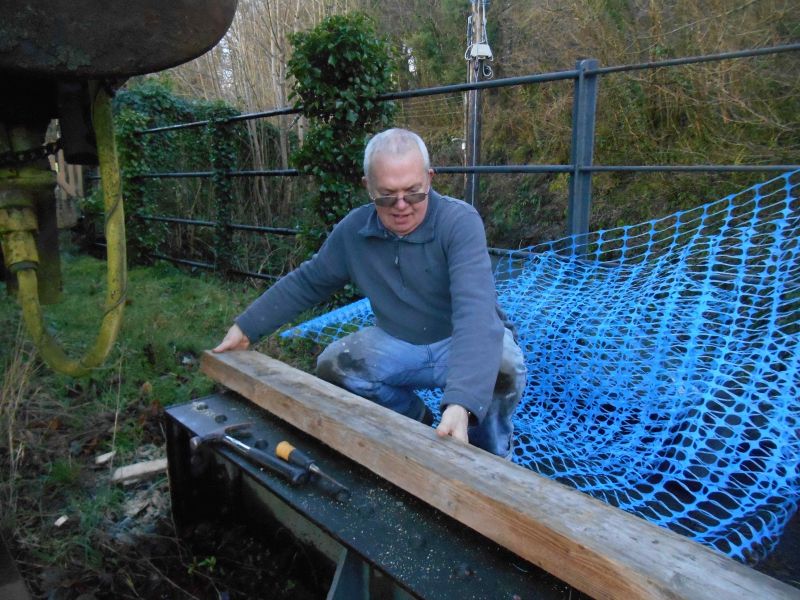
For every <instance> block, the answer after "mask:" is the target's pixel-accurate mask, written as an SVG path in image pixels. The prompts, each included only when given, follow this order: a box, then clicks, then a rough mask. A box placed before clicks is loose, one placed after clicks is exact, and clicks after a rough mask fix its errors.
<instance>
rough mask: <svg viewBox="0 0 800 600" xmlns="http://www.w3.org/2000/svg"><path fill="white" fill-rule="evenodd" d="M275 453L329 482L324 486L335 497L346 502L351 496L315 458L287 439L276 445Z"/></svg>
mask: <svg viewBox="0 0 800 600" xmlns="http://www.w3.org/2000/svg"><path fill="white" fill-rule="evenodd" d="M275 454H276V455H277V456H278V457H279V458H282V459H283V460H285V461H286V462H288V463H290V464H292V465H296V466H298V467H302V468H303V469H306V470H307V471H309V472H311V473H314V475H317V476H318V477H320V478H321V480H320V483H322V482H323V481H324V482H325V483H327V485H326V486H323V487H327V488H328V491H329V492H331V494H332V495H333V497H334V498H336V499H337V500H339V501H341V502H344V501H345V500H347V499H348V498H349V497H350V490H348V489H347V488H346V487H345V486H343V485H342V484H341V483H339V482H338V481H336V480H335V479H334V478H333V477H331V476H330V475H327V474H326V473H323V472H322V469H320V468H319V467H318V466H317V465H316V463H315V462H314V459H313V458H311V457H310V456H309V455H308V454H306V453H305V452H303V451H302V450H300V449H298V448H295V447H294V446H292V445H291V444H290V443H289V442H287V441H286V440H284V441H282V442H280V443H279V444H278V445H277V446H275Z"/></svg>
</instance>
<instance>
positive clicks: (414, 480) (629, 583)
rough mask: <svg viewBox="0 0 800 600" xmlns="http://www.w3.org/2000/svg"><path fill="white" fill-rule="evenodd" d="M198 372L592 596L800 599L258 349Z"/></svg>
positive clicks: (212, 358) (209, 358) (216, 360)
mask: <svg viewBox="0 0 800 600" xmlns="http://www.w3.org/2000/svg"><path fill="white" fill-rule="evenodd" d="M202 369H203V371H204V372H205V373H206V374H207V375H209V376H210V377H212V378H213V379H215V380H216V381H218V382H220V383H222V384H223V385H225V386H227V387H228V388H230V389H232V390H234V391H236V392H238V393H239V394H241V395H242V396H244V397H246V398H248V399H250V400H251V401H252V402H254V403H255V404H257V405H258V406H261V407H262V408H264V409H266V410H268V411H270V412H271V413H273V414H275V415H277V416H278V417H280V418H281V419H283V420H285V421H287V422H289V423H291V424H292V425H294V426H295V427H298V428H299V429H301V430H303V431H305V432H307V433H309V434H311V435H313V436H314V437H316V438H318V439H319V440H321V441H322V442H324V443H326V444H327V445H329V446H330V447H332V448H334V449H335V450H337V451H339V452H341V453H342V454H344V455H345V456H347V457H349V458H350V459H352V460H354V461H356V462H358V463H360V464H361V465H363V466H365V467H367V468H368V469H370V470H371V471H373V472H375V473H376V474H377V475H379V476H381V477H383V478H384V479H386V480H388V481H391V482H392V483H394V484H396V485H398V486H399V487H401V488H403V489H405V490H406V491H408V492H409V493H411V494H413V495H415V496H417V497H418V498H420V499H422V500H423V501H425V502H427V503H429V504H431V505H432V506H434V507H436V508H438V509H439V510H441V511H442V512H445V513H447V514H448V515H450V516H451V517H453V518H455V519H456V520H458V521H460V522H461V523H464V524H465V525H467V526H469V527H471V528H472V529H474V530H476V531H478V532H480V533H482V534H483V535H485V536H486V537H488V538H490V539H492V540H494V541H495V542H497V543H498V544H500V545H502V546H504V547H506V548H508V549H509V550H511V551H512V552H514V553H516V554H518V555H519V556H521V557H523V558H525V559H527V560H528V561H530V562H532V563H534V564H536V565H538V566H540V567H542V568H543V569H545V570H546V571H548V572H550V573H552V574H553V575H555V576H557V577H559V578H560V579H562V580H564V581H566V582H567V583H569V584H571V585H573V586H574V587H576V588H578V589H580V590H582V591H584V592H586V593H588V594H590V595H592V596H594V597H596V598H620V599H626V600H628V599H630V598H670V599H677V598H691V599H703V600H722V599H728V598H747V599H749V598H759V599H764V600H765V599H769V598H775V599H788V598H794V599H798V598H800V590H798V589H796V588H793V587H791V586H789V585H786V584H784V583H782V582H780V581H778V580H776V579H773V578H771V577H768V576H766V575H764V574H762V573H759V572H757V571H755V570H753V569H750V568H749V567H746V566H745V565H742V564H741V563H738V562H736V561H734V560H732V559H730V558H728V557H726V556H724V555H723V554H721V553H718V552H716V551H714V550H712V549H710V548H707V547H705V546H702V545H700V544H698V543H695V542H693V541H691V540H689V539H688V538H685V537H683V536H680V535H678V534H676V533H673V532H671V531H669V530H666V529H663V528H660V527H658V526H656V525H653V524H651V523H648V522H647V521H645V520H643V519H640V518H638V517H635V516H633V515H630V514H628V513H625V512H624V511H622V510H619V509H616V508H614V507H611V506H609V505H607V504H605V503H603V502H600V501H599V500H595V499H594V498H591V497H589V496H587V495H585V494H582V493H580V492H578V491H576V490H574V489H572V488H569V487H567V486H564V485H562V484H559V483H557V482H555V481H552V480H549V479H547V478H545V477H541V476H539V475H537V474H535V473H533V472H531V471H529V470H527V469H524V468H522V467H519V466H518V465H515V464H513V463H510V462H508V461H505V460H503V459H501V458H499V457H496V456H493V455H490V454H488V453H486V452H483V451H481V450H478V449H476V448H474V447H472V446H469V445H466V444H462V443H459V442H457V441H455V440H452V439H445V440H442V439H439V438H437V436H436V434H435V432H434V431H433V429H432V428H430V427H426V426H424V425H422V424H420V423H416V422H414V421H411V420H410V419H407V418H405V417H402V416H400V415H398V414H395V413H393V412H391V411H389V410H387V409H384V408H382V407H380V406H378V405H376V404H374V403H372V402H370V401H368V400H364V399H363V398H360V397H358V396H355V395H354V394H351V393H349V392H347V391H345V390H342V389H340V388H338V387H336V386H334V385H331V384H329V383H327V382H325V381H322V380H320V379H318V378H316V377H313V376H311V375H309V374H307V373H304V372H302V371H299V370H297V369H294V368H292V367H289V366H288V365H286V364H284V363H282V362H280V361H277V360H274V359H272V358H269V357H267V356H264V355H262V354H259V353H257V352H228V353H225V354H212V353H210V352H206V353H205V354H204V355H203V357H202Z"/></svg>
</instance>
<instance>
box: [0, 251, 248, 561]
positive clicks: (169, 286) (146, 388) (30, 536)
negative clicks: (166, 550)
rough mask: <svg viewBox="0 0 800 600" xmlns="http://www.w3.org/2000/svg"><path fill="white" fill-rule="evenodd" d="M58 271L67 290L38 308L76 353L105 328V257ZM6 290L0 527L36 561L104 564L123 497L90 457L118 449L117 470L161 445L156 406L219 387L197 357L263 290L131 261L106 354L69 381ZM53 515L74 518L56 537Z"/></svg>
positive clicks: (0, 310)
mask: <svg viewBox="0 0 800 600" xmlns="http://www.w3.org/2000/svg"><path fill="white" fill-rule="evenodd" d="M62 271H63V280H64V293H63V298H62V301H61V302H60V303H58V304H56V305H52V306H45V307H44V312H45V315H46V323H47V325H48V327H49V328H50V330H51V331H52V332H53V333H54V334H55V336H56V337H57V339H58V340H59V341H60V342H61V343H62V344H63V345H64V347H65V348H66V350H67V351H68V353H69V355H70V356H72V357H78V356H80V355H82V354H83V353H84V352H85V351H86V349H87V348H88V347H90V345H91V344H92V342H93V340H94V337H95V335H96V334H97V331H98V328H99V325H100V321H101V317H102V307H103V304H104V301H105V279H106V268H105V262H104V261H102V260H97V259H95V258H91V257H88V256H77V255H70V254H67V255H66V256H64V257H63V258H62ZM5 288H6V286H5V284H0V368H2V371H3V380H4V384H3V388H2V397H0V455H2V456H4V457H9V458H11V457H12V455H11V453H10V452H9V450H10V451H12V452H13V458H12V460H8V459H6V458H4V460H3V461H2V462H0V502H2V504H3V505H4V511H3V514H2V522H0V527H2V528H3V529H4V530H5V533H6V536H7V539H12V540H14V542H15V544H16V547H17V548H18V552H19V553H21V554H22V556H24V557H26V560H28V561H30V562H31V564H34V565H35V564H40V565H42V568H44V565H49V564H55V565H60V566H63V567H66V566H68V565H72V566H73V567H74V566H75V565H83V567H84V568H88V569H91V568H92V567H93V566H96V565H97V564H99V560H100V554H99V553H98V550H97V547H96V546H97V541H98V540H102V539H103V536H102V535H101V531H102V529H103V528H104V527H106V526H108V524H109V523H113V522H115V521H116V520H118V517H119V513H120V505H121V502H122V501H123V500H124V494H123V493H122V492H121V491H120V490H119V488H117V487H115V486H113V485H111V484H110V483H109V477H108V475H109V474H110V468H109V467H105V468H99V467H96V466H95V465H94V457H96V456H97V455H99V454H102V453H104V452H107V451H109V450H112V449H113V450H115V451H116V456H115V457H114V464H113V466H120V465H123V464H126V463H128V462H133V461H135V460H138V459H139V457H138V456H137V450H139V449H140V448H142V447H146V446H147V445H151V444H152V445H155V446H156V447H160V446H163V443H164V439H163V433H162V427H161V423H162V414H163V409H164V408H165V407H167V406H170V405H172V404H175V403H180V402H185V401H189V400H191V399H192V398H195V397H198V396H202V395H206V394H209V393H212V392H213V391H214V389H215V383H214V382H213V381H212V380H211V379H209V378H208V377H206V376H205V375H204V374H203V373H202V372H201V371H200V367H199V357H200V355H201V353H202V352H203V351H204V350H206V349H208V348H211V347H213V346H214V345H216V344H217V343H218V341H219V340H220V339H222V336H223V335H224V334H225V331H226V330H227V328H228V327H229V326H230V323H231V322H232V320H233V318H234V317H235V315H236V314H238V313H239V312H240V311H241V310H242V309H243V308H244V307H245V306H246V305H247V304H248V303H249V302H250V301H252V300H253V299H254V298H255V297H256V295H257V294H258V290H255V289H253V288H252V287H248V286H246V285H244V284H242V283H237V282H223V281H221V280H220V279H217V278H215V277H213V276H210V275H192V274H187V273H184V272H181V271H180V270H179V269H177V268H175V267H172V266H170V265H168V264H159V265H157V266H154V267H137V268H134V269H132V270H131V271H130V272H129V275H128V295H127V296H128V302H127V305H126V307H125V311H124V315H123V324H122V328H121V331H120V335H119V337H118V339H117V342H116V343H115V345H114V348H113V350H112V352H111V354H110V356H109V357H108V359H107V360H106V362H105V363H104V365H103V366H102V367H100V368H98V369H96V370H95V371H94V372H93V373H92V374H91V375H90V376H87V377H84V378H80V379H74V378H71V377H67V376H64V375H59V374H56V373H54V372H52V371H51V370H50V369H49V368H47V367H46V366H44V365H43V364H41V363H40V360H39V358H38V357H37V354H36V352H35V349H34V348H33V347H32V344H31V342H30V341H29V338H28V336H27V332H25V330H24V328H21V327H20V321H21V314H20V309H19V306H18V305H17V303H16V300H15V299H14V298H13V297H12V296H10V295H9V294H7V293H6V292H7V291H6V289H5ZM31 361H33V362H31ZM22 364H29V365H31V366H32V368H22V367H21V366H20V365H22ZM20 399H21V400H20ZM150 447H152V446H150ZM60 515H67V516H69V518H70V520H69V523H71V525H69V524H68V525H65V526H64V527H62V528H61V529H60V530H59V531H58V533H57V535H52V533H53V523H54V521H55V520H56V519H57V518H58V517H59V516H60Z"/></svg>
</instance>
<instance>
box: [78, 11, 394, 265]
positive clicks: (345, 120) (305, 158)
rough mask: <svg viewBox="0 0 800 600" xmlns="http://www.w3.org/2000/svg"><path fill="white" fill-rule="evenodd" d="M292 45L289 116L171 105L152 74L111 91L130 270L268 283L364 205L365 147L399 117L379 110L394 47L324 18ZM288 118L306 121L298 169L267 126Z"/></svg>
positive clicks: (344, 20) (92, 207)
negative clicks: (146, 267) (182, 271)
mask: <svg viewBox="0 0 800 600" xmlns="http://www.w3.org/2000/svg"><path fill="white" fill-rule="evenodd" d="M292 42H293V44H294V46H295V52H294V55H293V57H292V60H291V62H290V65H289V73H290V75H292V76H293V77H294V79H295V81H296V88H295V93H294V95H293V97H294V99H295V105H294V107H293V108H290V109H280V110H278V111H271V112H270V113H259V114H253V115H240V114H238V113H237V111H235V110H234V109H232V108H231V107H230V106H227V105H225V104H222V103H208V102H202V101H196V100H186V99H182V98H178V97H176V96H175V95H174V94H173V93H172V92H171V91H170V89H169V85H168V84H167V83H165V82H164V81H162V80H159V79H157V78H149V79H145V80H144V81H142V82H139V83H137V84H134V85H131V86H130V87H129V88H128V89H126V90H124V91H121V92H120V93H119V94H118V95H117V98H116V103H115V107H116V111H117V115H116V122H117V134H118V144H119V147H120V156H121V159H120V162H121V168H122V174H123V185H124V190H125V201H126V212H127V214H128V216H129V218H128V222H129V228H128V230H129V233H128V254H129V256H130V258H131V261H132V263H142V262H148V261H151V260H152V259H154V258H167V259H169V260H172V261H174V262H178V263H182V264H186V265H189V266H192V267H196V268H203V269H213V270H215V271H217V272H220V273H224V274H231V275H234V274H239V275H247V276H255V277H260V278H264V279H272V278H274V277H276V276H280V275H282V274H283V273H285V272H287V271H288V270H290V269H291V268H293V267H294V266H296V264H297V263H298V262H299V261H300V260H302V259H303V258H305V257H306V256H308V255H309V254H310V253H312V252H314V251H316V250H317V249H318V247H319V245H320V244H321V242H322V240H323V239H324V238H325V236H326V235H327V232H328V231H329V230H330V229H331V227H332V226H333V224H334V223H335V222H337V221H338V220H339V219H341V218H342V217H343V216H344V215H345V214H346V213H347V212H348V211H349V210H350V209H351V208H353V207H354V206H356V205H358V204H361V203H363V202H365V201H367V198H366V195H365V193H364V192H363V189H362V187H361V185H360V180H361V175H362V173H361V158H362V153H363V148H364V144H365V142H366V139H367V137H368V135H369V134H370V133H373V132H375V131H378V130H381V129H384V128H385V127H387V126H388V125H389V124H390V121H391V116H392V114H393V110H394V106H393V104H392V103H391V102H388V103H387V102H382V103H380V102H377V98H378V96H380V95H381V94H383V93H385V92H387V91H388V88H389V86H390V85H391V83H392V73H393V71H392V67H391V65H392V57H391V50H390V47H389V45H388V43H387V42H386V41H385V40H384V39H382V38H381V37H379V36H378V35H377V33H376V31H375V29H374V26H373V24H372V23H371V22H370V21H369V20H368V19H367V18H366V17H364V16H363V15H359V14H353V15H347V16H334V17H331V18H329V19H326V20H324V21H323V22H322V23H321V24H320V25H319V26H317V27H316V28H315V29H313V30H311V31H308V32H302V33H298V34H295V35H294V36H293V37H292ZM287 112H290V113H297V114H300V115H301V116H302V117H303V118H305V125H306V128H305V130H306V133H305V139H304V140H303V141H302V142H300V141H299V140H298V137H297V135H296V134H295V135H294V137H292V136H291V135H290V136H289V145H290V148H289V149H290V151H291V153H292V162H293V163H294V164H295V165H296V166H297V168H296V169H295V168H289V169H287V168H282V165H280V163H279V155H280V153H279V150H278V132H277V130H276V129H275V128H274V127H272V126H271V125H270V124H269V123H268V122H267V121H266V120H265V117H269V116H274V115H275V114H286V113H287ZM176 123H178V124H177V125H176ZM287 175H306V176H307V177H288V178H287V177H285V176H287ZM96 194H97V193H96ZM96 194H95V196H96ZM101 205H102V202H100V199H99V198H97V197H93V198H92V199H91V200H90V202H89V206H88V213H89V215H90V217H93V218H90V221H93V222H94V223H95V224H96V225H99V224H100V222H101V219H102V214H101V213H100V211H99V207H100V206H101ZM99 230H101V229H99ZM297 233H299V234H300V235H295V234H297Z"/></svg>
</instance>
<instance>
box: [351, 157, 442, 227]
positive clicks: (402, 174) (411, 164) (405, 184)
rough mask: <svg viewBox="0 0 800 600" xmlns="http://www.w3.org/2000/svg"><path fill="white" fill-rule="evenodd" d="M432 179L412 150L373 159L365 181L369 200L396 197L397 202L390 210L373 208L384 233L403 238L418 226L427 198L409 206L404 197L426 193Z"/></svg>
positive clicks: (383, 207) (425, 208) (388, 208)
mask: <svg viewBox="0 0 800 600" xmlns="http://www.w3.org/2000/svg"><path fill="white" fill-rule="evenodd" d="M432 175H433V171H432V170H428V171H426V170H425V163H424V162H423V160H422V156H421V155H420V153H419V152H418V151H416V150H412V151H409V152H406V153H405V154H402V155H400V156H387V155H384V154H378V155H376V156H374V157H373V159H372V164H371V165H370V177H369V180H368V181H365V183H366V185H367V190H368V191H369V194H370V196H371V197H372V198H375V197H377V196H398V199H397V202H395V203H394V204H393V205H392V206H380V205H378V204H377V203H376V204H375V210H377V212H378V218H379V219H380V220H381V223H383V226H384V227H386V229H388V230H389V231H391V232H392V233H394V234H396V235H400V236H403V235H408V234H409V233H411V232H412V231H414V230H415V229H416V228H417V227H418V226H419V224H420V223H422V220H423V219H424V218H425V213H426V212H427V210H428V198H427V197H426V198H425V199H424V200H423V201H422V202H418V203H416V204H409V203H408V202H406V200H405V198H404V195H405V194H412V193H414V192H427V191H429V190H430V184H431V176H432Z"/></svg>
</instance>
